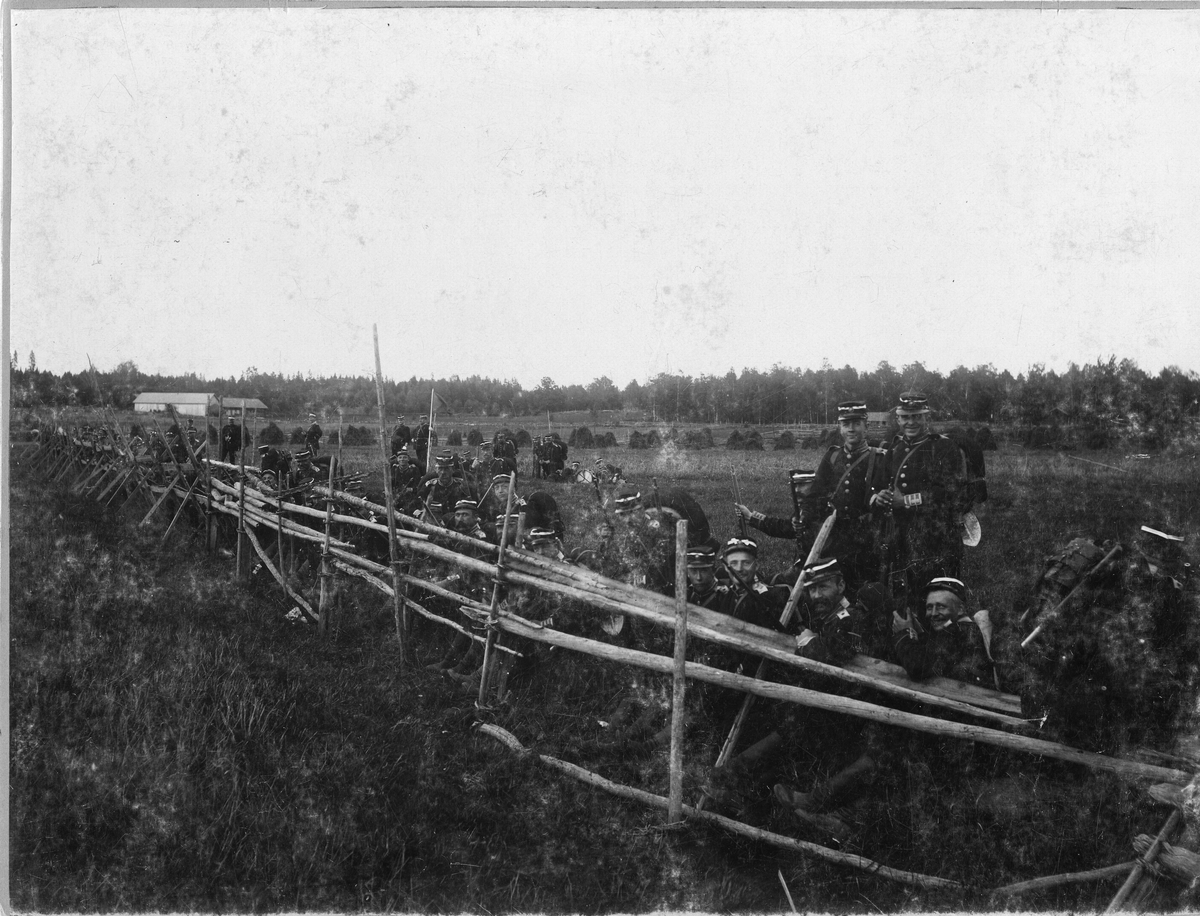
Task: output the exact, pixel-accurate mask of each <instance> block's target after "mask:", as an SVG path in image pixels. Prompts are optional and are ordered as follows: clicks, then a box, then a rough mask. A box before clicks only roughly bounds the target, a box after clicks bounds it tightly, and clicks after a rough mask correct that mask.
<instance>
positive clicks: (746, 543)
mask: <svg viewBox="0 0 1200 916" xmlns="http://www.w3.org/2000/svg"><path fill="white" fill-rule="evenodd" d="M735 553H748V554H750V556H752V557H757V556H758V541H756V540H754V538H730V539H729V540H728V541H726V542H725V546H724V547H722V548H721V557H722V558H725V557H728V556H729V555H731V554H735Z"/></svg>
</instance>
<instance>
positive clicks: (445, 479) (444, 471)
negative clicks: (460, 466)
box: [437, 465, 454, 483]
mask: <svg viewBox="0 0 1200 916" xmlns="http://www.w3.org/2000/svg"><path fill="white" fill-rule="evenodd" d="M453 476H454V469H453V468H452V467H450V466H449V465H438V469H437V477H438V483H449V482H450V478H451V477H453Z"/></svg>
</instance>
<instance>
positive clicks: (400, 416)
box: [396, 413, 404, 420]
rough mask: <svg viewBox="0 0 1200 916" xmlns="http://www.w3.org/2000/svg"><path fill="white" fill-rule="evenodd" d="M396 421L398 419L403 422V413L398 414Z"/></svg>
mask: <svg viewBox="0 0 1200 916" xmlns="http://www.w3.org/2000/svg"><path fill="white" fill-rule="evenodd" d="M396 419H397V420H403V419H404V414H402V413H398V414H396Z"/></svg>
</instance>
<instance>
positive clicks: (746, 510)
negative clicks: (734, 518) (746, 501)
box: [733, 503, 754, 522]
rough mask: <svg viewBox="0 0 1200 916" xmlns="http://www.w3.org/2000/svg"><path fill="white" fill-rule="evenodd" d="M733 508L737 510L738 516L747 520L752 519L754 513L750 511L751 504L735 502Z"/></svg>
mask: <svg viewBox="0 0 1200 916" xmlns="http://www.w3.org/2000/svg"><path fill="white" fill-rule="evenodd" d="M733 508H734V510H735V511H736V512H737V514H738V516H739V517H740V518H741V519H743V520H744V521H747V522H748V521H750V516H752V515H753V514H754V513H753V512H751V511H750V507H749V506H743V505H742V504H741V503H734V504H733Z"/></svg>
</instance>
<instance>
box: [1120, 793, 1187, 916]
mask: <svg viewBox="0 0 1200 916" xmlns="http://www.w3.org/2000/svg"><path fill="white" fill-rule="evenodd" d="M1182 818H1183V812H1182V811H1181V810H1180V809H1179V808H1176V809H1175V810H1174V811H1172V812H1171V816H1170V817H1168V818H1167V822H1166V823H1165V824H1163V828H1162V830H1160V831H1158V836H1156V837H1155V838H1154V842H1153V843H1151V844H1150V848H1149V849H1147V850H1146V854H1145V855H1144V856H1142V857H1141V858H1140V859H1138V860H1137V862H1136V863H1135V864H1134V866H1133V870H1132V871H1130V873H1129V877H1128V878H1126V879H1125V883H1124V884H1122V885H1121V889H1120V890H1119V891H1117V895H1116V896H1115V897H1113V899H1112V901H1111V902H1110V903H1109V904H1108V907H1107V908H1106V909H1105V910H1104V912H1105V913H1115V912H1117V911H1118V910H1120V909H1121V908H1122V906H1124V904H1125V901H1126V900H1127V899H1128V898H1129V895H1130V894H1131V893H1132V892H1133V889H1134V888H1135V887H1137V884H1138V882H1139V881H1140V880H1141V878H1142V875H1143V874H1145V872H1146V869H1147V868H1148V867H1149V866H1151V865H1153V864H1154V859H1155V858H1156V857H1157V856H1158V853H1159V850H1161V849H1162V847H1163V844H1164V843H1166V842H1167V841H1168V840H1170V839H1171V834H1173V833H1174V832H1175V828H1176V827H1178V826H1179V821H1180V820H1181V819H1182Z"/></svg>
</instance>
